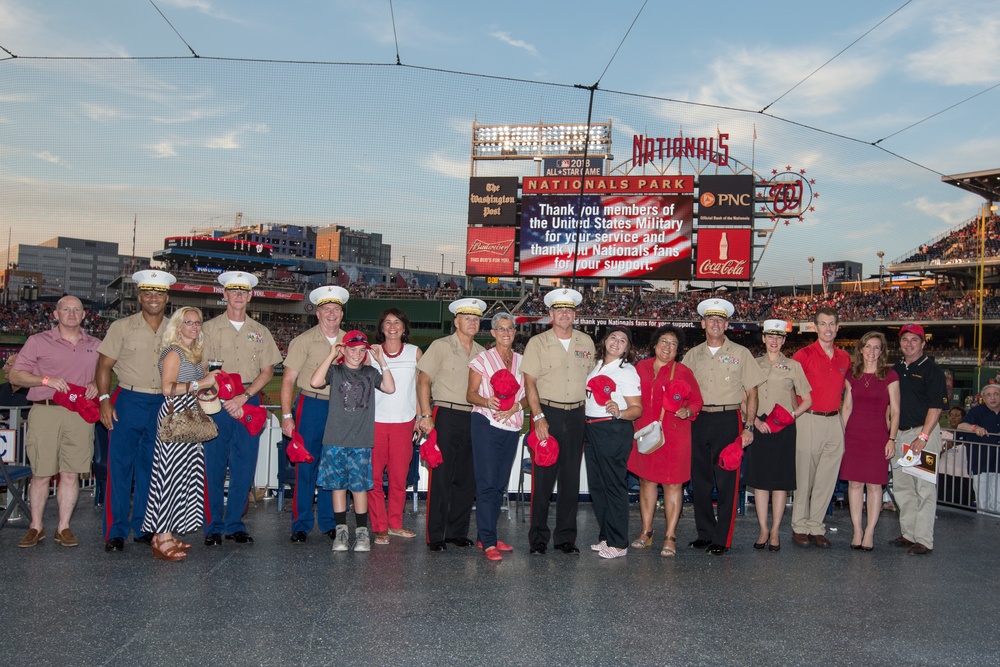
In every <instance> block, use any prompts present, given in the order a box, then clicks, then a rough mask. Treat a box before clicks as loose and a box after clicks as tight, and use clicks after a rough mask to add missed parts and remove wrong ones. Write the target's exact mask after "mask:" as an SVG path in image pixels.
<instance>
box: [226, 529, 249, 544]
mask: <svg viewBox="0 0 1000 667" xmlns="http://www.w3.org/2000/svg"><path fill="white" fill-rule="evenodd" d="M226 539H227V540H232V541H233V542H236V544H253V538H252V537H250V533H248V532H247V531H245V530H237V531H236V532H235V533H233V534H232V535H226Z"/></svg>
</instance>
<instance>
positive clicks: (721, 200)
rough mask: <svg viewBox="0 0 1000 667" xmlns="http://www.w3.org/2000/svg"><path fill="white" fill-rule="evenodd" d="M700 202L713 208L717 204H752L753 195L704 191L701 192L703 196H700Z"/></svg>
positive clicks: (703, 205)
mask: <svg viewBox="0 0 1000 667" xmlns="http://www.w3.org/2000/svg"><path fill="white" fill-rule="evenodd" d="M698 204H699V205H701V206H702V207H704V208H712V207H713V206H715V205H716V204H718V205H719V206H752V205H753V196H751V195H749V194H733V193H728V192H722V193H720V194H719V195H715V194H713V193H711V192H703V193H701V197H699V198H698Z"/></svg>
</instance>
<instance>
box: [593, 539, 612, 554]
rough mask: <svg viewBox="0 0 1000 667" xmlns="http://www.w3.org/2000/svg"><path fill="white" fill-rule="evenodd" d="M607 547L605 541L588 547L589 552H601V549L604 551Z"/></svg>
mask: <svg viewBox="0 0 1000 667" xmlns="http://www.w3.org/2000/svg"><path fill="white" fill-rule="evenodd" d="M607 547H608V542H607V540H601V541H600V542H598V543H597V544H591V545H590V550H591V551H601V550H602V549H606V548H607Z"/></svg>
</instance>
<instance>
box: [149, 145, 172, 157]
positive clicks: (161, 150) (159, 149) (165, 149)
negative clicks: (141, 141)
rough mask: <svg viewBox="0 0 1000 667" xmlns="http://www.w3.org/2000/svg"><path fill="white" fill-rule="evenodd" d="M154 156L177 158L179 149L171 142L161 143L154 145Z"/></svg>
mask: <svg viewBox="0 0 1000 667" xmlns="http://www.w3.org/2000/svg"><path fill="white" fill-rule="evenodd" d="M152 149H153V154H154V155H155V156H156V157H177V149H175V148H174V144H173V142H171V141H161V142H159V143H156V144H153V146H152Z"/></svg>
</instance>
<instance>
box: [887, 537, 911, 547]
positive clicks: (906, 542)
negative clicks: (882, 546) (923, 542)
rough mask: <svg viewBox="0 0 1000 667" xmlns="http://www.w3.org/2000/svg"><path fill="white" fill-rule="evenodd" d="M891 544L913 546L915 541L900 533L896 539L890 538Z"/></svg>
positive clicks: (894, 545)
mask: <svg viewBox="0 0 1000 667" xmlns="http://www.w3.org/2000/svg"><path fill="white" fill-rule="evenodd" d="M889 545H890V546H893V547H912V546H913V542H911V541H909V540H908V539H906V538H905V537H903V536H902V535H900V536H899V537H897V538H896V539H894V540H889Z"/></svg>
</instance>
